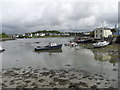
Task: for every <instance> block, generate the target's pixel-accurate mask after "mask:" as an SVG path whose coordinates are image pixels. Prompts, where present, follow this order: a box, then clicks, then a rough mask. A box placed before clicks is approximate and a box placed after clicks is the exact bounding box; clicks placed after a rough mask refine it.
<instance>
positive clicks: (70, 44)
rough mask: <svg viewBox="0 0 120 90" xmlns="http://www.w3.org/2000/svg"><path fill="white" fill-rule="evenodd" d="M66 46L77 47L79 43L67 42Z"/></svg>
mask: <svg viewBox="0 0 120 90" xmlns="http://www.w3.org/2000/svg"><path fill="white" fill-rule="evenodd" d="M65 46H70V47H76V46H78V44H77V43H76V42H70V43H65Z"/></svg>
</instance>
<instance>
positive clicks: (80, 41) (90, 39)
mask: <svg viewBox="0 0 120 90" xmlns="http://www.w3.org/2000/svg"><path fill="white" fill-rule="evenodd" d="M74 41H75V42H76V43H91V42H93V39H92V38H78V39H75V40H74Z"/></svg>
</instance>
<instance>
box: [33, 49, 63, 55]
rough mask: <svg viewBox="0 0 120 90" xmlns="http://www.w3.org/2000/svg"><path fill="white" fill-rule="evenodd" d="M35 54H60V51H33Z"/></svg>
mask: <svg viewBox="0 0 120 90" xmlns="http://www.w3.org/2000/svg"><path fill="white" fill-rule="evenodd" d="M34 52H35V53H38V54H39V53H49V54H52V53H62V49H57V50H41V51H34Z"/></svg>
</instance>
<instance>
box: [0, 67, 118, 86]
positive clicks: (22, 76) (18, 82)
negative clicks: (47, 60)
mask: <svg viewBox="0 0 120 90" xmlns="http://www.w3.org/2000/svg"><path fill="white" fill-rule="evenodd" d="M65 67H68V68H64V69H59V70H58V69H48V68H32V67H28V68H10V69H3V70H2V83H1V87H2V88H92V87H95V88H111V87H112V88H117V87H118V86H117V82H118V81H117V79H114V78H113V79H111V78H110V79H109V75H106V73H103V74H102V75H101V74H92V73H90V72H88V71H85V70H83V69H81V70H80V69H75V68H70V65H66V66H65Z"/></svg>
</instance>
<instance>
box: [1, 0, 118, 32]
mask: <svg viewBox="0 0 120 90" xmlns="http://www.w3.org/2000/svg"><path fill="white" fill-rule="evenodd" d="M1 4H2V5H1V7H2V16H1V18H0V24H1V25H2V32H6V33H25V32H32V31H37V30H60V31H91V30H93V29H94V28H97V27H101V26H102V21H104V26H105V27H114V25H115V24H117V22H118V0H103V1H99V0H94V1H92V2H90V1H88V0H87V1H81V0H76V1H75V0H69V1H68V0H66V2H65V1H62V0H61V1H57V0H56V1H55V0H50V1H49V2H48V1H43V0H39V1H38V0H36V1H35V0H23V1H20V0H19V1H17V0H3V1H2V3H1Z"/></svg>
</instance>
